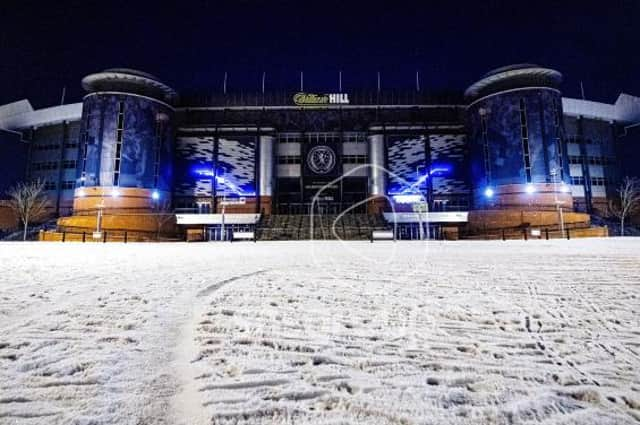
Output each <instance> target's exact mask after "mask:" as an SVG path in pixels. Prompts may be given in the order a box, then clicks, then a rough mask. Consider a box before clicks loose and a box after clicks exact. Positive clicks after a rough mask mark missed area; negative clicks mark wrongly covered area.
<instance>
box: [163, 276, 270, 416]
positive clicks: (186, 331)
mask: <svg viewBox="0 0 640 425" xmlns="http://www.w3.org/2000/svg"><path fill="white" fill-rule="evenodd" d="M266 272H267V270H257V271H254V272H250V273H244V274H241V275H237V276H232V277H229V278H227V279H224V280H221V281H218V282H216V283H214V284H212V285H209V286H207V287H206V288H204V289H202V290H200V291H198V292H197V293H196V295H195V301H196V305H195V306H194V308H193V310H192V313H191V315H190V316H189V318H188V319H187V320H186V321H185V324H184V326H183V327H182V331H181V332H180V337H179V339H178V341H177V344H176V352H175V360H174V364H173V368H172V369H173V370H174V371H175V375H176V379H177V380H178V382H180V383H181V384H180V385H181V389H180V390H179V391H178V392H177V393H176V395H175V397H174V398H173V400H172V403H171V404H172V409H171V410H172V416H173V420H172V423H175V424H176V425H204V424H207V423H211V417H209V415H207V410H206V409H204V407H205V406H206V405H207V401H206V400H204V398H203V395H202V392H201V388H199V387H198V379H197V378H198V376H197V375H198V374H197V372H196V370H195V368H194V366H193V364H194V363H195V362H196V359H197V358H198V355H199V353H200V351H201V349H202V347H200V346H199V345H198V343H197V342H196V336H197V329H198V326H199V324H200V322H201V320H202V315H203V314H204V312H205V309H206V304H207V303H206V302H204V301H203V300H202V298H204V297H208V296H210V295H212V294H214V293H215V292H216V291H219V290H220V289H222V288H223V287H225V286H226V285H229V284H230V283H233V282H237V281H240V280H243V279H248V278H251V277H254V276H258V275H260V274H263V273H266ZM186 301H187V302H185V304H184V305H188V304H191V303H192V302H193V301H194V299H188V300H186Z"/></svg>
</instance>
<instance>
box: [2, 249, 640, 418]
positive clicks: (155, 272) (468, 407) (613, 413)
mask: <svg viewBox="0 0 640 425" xmlns="http://www.w3.org/2000/svg"><path fill="white" fill-rule="evenodd" d="M639 309H640V240H639V239H625V240H621V239H601V240H571V241H563V240H561V241H549V242H546V241H528V242H524V241H508V242H501V241H497V242H455V243H453V242H432V243H429V244H424V243H420V242H403V243H401V242H398V243H393V242H380V243H375V244H370V243H360V242H351V243H345V244H342V243H340V242H291V243H288V242H273V243H257V244H254V243H234V244H229V243H218V244H160V245H158V244H128V245H122V244H85V245H83V244H77V243H76V244H72V243H68V244H55V243H6V244H0V423H1V424H86V425H89V424H107V423H108V424H188V425H191V424H195V425H197V424H205V423H215V424H225V423H229V424H273V423H276V424H306V423H318V424H320V423H321V424H357V423H367V424H447V423H452V424H483V423H491V424H494V423H495V424H518V423H538V422H543V423H548V424H551V423H553V424H555V423H576V424H585V423H591V424H621V423H637V422H638V421H640V312H639Z"/></svg>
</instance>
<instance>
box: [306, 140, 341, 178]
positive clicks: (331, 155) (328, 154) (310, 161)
mask: <svg viewBox="0 0 640 425" xmlns="http://www.w3.org/2000/svg"><path fill="white" fill-rule="evenodd" d="M307 165H308V166H309V169H310V170H311V171H313V172H314V173H316V174H328V173H330V172H331V171H333V168H334V167H335V166H336V153H335V152H334V151H333V149H331V148H330V147H329V146H314V147H313V148H311V150H310V151H309V153H308V154H307Z"/></svg>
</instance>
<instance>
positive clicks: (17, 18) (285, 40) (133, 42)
mask: <svg viewBox="0 0 640 425" xmlns="http://www.w3.org/2000/svg"><path fill="white" fill-rule="evenodd" d="M163 3H167V4H166V5H165V4H163ZM639 25H640V1H638V0H631V1H621V0H599V1H588V0H583V1H573V0H570V1H565V0H556V1H549V2H546V1H527V2H525V1H520V0H511V1H505V2H499V1H490V0H489V1H487V0H474V1H468V2H460V1H454V0H450V1H444V2H435V1H433V2H432V1H427V0H423V1H415V2H407V1H402V0H393V1H386V2H378V1H373V0H370V1H351V2H350V1H347V0H342V1H335V2H334V1H329V0H326V1H319V2H314V1H306V0H297V1H291V2H285V1H242V0H233V1H188V0H178V1H166V2H162V1H159V0H158V1H154V2H142V1H136V0H127V1H121V0H107V1H104V0H103V1H93V0H83V1H31V0H1V1H0V53H2V55H1V58H2V59H1V60H0V104H4V103H7V102H11V101H15V100H18V99H21V98H25V97H26V98H29V99H30V100H31V101H32V103H33V104H34V106H35V107H43V106H48V105H52V104H56V103H58V102H59V101H60V94H61V91H62V87H64V86H67V101H68V102H73V101H79V100H80V98H81V96H82V93H83V92H82V89H81V87H80V79H81V78H82V77H83V76H84V75H86V74H88V73H91V72H95V71H99V70H102V69H105V68H112V67H129V68H137V69H141V70H143V71H146V72H149V73H151V74H155V75H157V76H159V77H160V78H162V79H163V80H164V81H165V82H167V83H168V84H170V85H171V86H173V87H174V88H175V89H177V90H178V91H180V90H181V89H182V90H191V89H204V88H206V89H208V90H217V89H219V88H220V87H221V85H222V78H223V74H224V72H225V71H227V72H228V74H229V83H228V84H229V88H230V89H236V90H239V89H244V90H254V89H255V90H257V89H258V88H259V86H260V79H261V75H262V72H263V71H266V73H267V89H290V90H294V89H295V88H296V87H297V86H298V85H299V82H298V78H299V72H300V70H303V71H304V75H305V88H306V89H307V90H310V91H311V90H331V89H335V88H336V85H337V73H338V70H342V71H343V86H344V91H348V90H349V88H374V87H375V84H376V71H378V70H380V71H381V73H382V83H383V87H385V88H399V89H401V88H411V87H413V85H414V81H415V71H416V70H419V71H420V73H421V80H422V87H423V89H425V90H433V91H440V90H449V89H454V90H464V89H465V88H466V87H467V86H468V85H469V84H471V83H472V82H473V81H474V80H476V79H478V78H479V77H481V76H482V75H483V74H484V73H485V72H487V71H489V70H490V69H492V68H496V67H499V66H503V65H507V64H511V63H521V62H530V63H537V64H540V65H545V66H549V67H552V68H555V69H558V70H559V71H561V72H562V73H563V74H564V77H565V83H564V87H563V92H564V94H565V95H566V96H572V97H578V96H580V89H579V87H580V81H583V82H584V87H585V91H586V95H587V98H590V99H593V100H600V101H606V102H613V101H614V100H615V98H616V97H617V95H618V93H619V92H621V91H624V92H627V93H631V94H636V95H640V55H638V47H639V43H638V42H639V41H640V29H638V28H640V26H639Z"/></svg>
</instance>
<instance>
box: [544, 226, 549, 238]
mask: <svg viewBox="0 0 640 425" xmlns="http://www.w3.org/2000/svg"><path fill="white" fill-rule="evenodd" d="M544 235H545V238H546V239H547V240H549V228H546V229H544Z"/></svg>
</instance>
